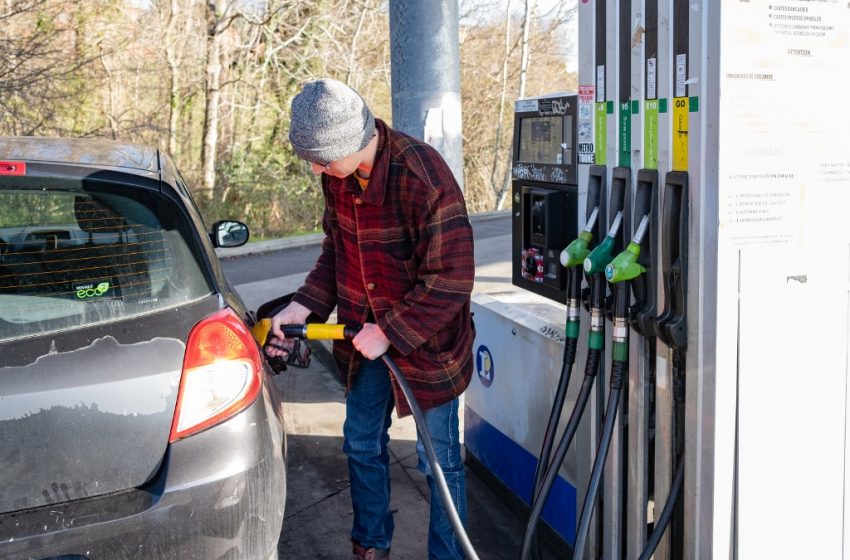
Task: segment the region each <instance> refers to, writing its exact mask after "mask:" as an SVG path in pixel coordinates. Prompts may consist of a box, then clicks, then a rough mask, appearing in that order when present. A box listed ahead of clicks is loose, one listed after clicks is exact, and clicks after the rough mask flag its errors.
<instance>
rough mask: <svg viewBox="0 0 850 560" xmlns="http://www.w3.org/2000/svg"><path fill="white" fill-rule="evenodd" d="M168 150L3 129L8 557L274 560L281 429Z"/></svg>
mask: <svg viewBox="0 0 850 560" xmlns="http://www.w3.org/2000/svg"><path fill="white" fill-rule="evenodd" d="M247 237H248V231H247V228H246V227H245V225H244V224H242V223H240V222H235V221H230V222H220V223H217V224H215V225H214V226H213V227H212V231H209V230H207V228H206V227H205V225H204V223H203V220H202V219H201V216H200V214H199V212H198V210H197V208H196V206H195V204H194V203H193V201H192V198H191V196H190V194H189V191H188V189H187V188H186V186H185V184H184V182H183V180H182V179H181V177H180V174H179V173H178V171H177V169H176V168H175V166H174V164H173V163H172V161H171V160H170V159H169V158H168V157H167V156H166V155H164V154H163V153H161V152H159V151H157V150H155V149H149V148H142V147H138V146H130V145H124V144H119V143H114V142H107V141H100V140H65V139H45V138H0V558H3V559H6V558H10V559H15V560H18V559H36V560H43V559H49V560H56V559H62V560H66V559H73V560H100V559H110V560H114V559H123V558H144V559H160V558H173V559H178V558H179V559H181V560H188V559H199V560H200V559H203V560H210V559H214V558H246V559H252V560H254V559H262V560H266V559H271V558H277V557H278V556H277V545H278V539H279V536H280V531H281V526H282V523H283V509H284V502H285V500H286V495H285V494H286V474H285V453H286V436H285V431H284V426H283V410H282V404H281V403H282V401H281V398H280V395H279V394H278V392H277V391H276V389H275V387H274V385H273V384H272V383H271V381H270V375H272V373H273V372H272V370H271V369H270V367H269V365H268V364H267V362H266V360H265V359H264V358H263V355H262V353H261V351H260V349H259V346H258V344H257V342H256V341H255V340H254V338H253V337H252V333H251V328H252V326H253V317H252V314H251V313H250V312H248V311H247V310H246V308H245V306H244V305H243V304H242V302H241V301H240V300H239V297H238V296H237V295H236V293H235V292H234V291H233V290H232V289H231V287H230V286H229V285H228V283H227V280H226V279H225V278H224V275H223V274H222V271H221V268H220V266H219V263H218V260H217V259H216V256H215V252H214V248H215V247H216V246H236V245H240V244H242V243H244V242H245V241H246V240H247Z"/></svg>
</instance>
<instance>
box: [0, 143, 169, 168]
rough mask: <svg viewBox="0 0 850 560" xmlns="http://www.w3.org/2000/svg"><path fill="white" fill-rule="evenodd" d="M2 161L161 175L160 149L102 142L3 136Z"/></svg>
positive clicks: (0, 156)
mask: <svg viewBox="0 0 850 560" xmlns="http://www.w3.org/2000/svg"><path fill="white" fill-rule="evenodd" d="M0 160H11V161H15V160H20V161H32V162H45V163H65V164H71V165H84V166H87V167H111V168H123V169H125V170H128V171H129V170H137V171H141V172H144V173H159V172H160V171H161V169H160V161H159V151H158V150H157V149H155V148H151V147H147V146H139V145H136V144H128V143H124V142H116V141H113V140H105V139H101V138H47V137H39V136H0Z"/></svg>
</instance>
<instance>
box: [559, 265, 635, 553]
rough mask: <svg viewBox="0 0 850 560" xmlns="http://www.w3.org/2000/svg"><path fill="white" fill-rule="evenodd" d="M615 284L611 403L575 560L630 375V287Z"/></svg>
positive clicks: (583, 511)
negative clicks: (624, 388)
mask: <svg viewBox="0 0 850 560" xmlns="http://www.w3.org/2000/svg"><path fill="white" fill-rule="evenodd" d="M612 287H613V288H614V317H613V330H612V334H611V342H612V348H611V381H610V384H609V393H608V404H607V405H606V407H605V421H604V423H603V427H602V434H601V436H600V438H599V445H597V446H596V456H595V457H594V459H593V469H592V470H591V474H590V482H589V483H588V485H587V492H586V493H585V495H584V503H583V504H582V508H581V516H580V517H579V524H578V531H576V543H575V548H574V549H573V558H574V559H575V560H581V559H582V558H583V557H584V550H585V543H586V542H587V535H588V531H589V530H590V520H591V518H592V517H593V508H594V506H595V505H596V496H597V495H598V494H599V484H600V482H601V480H602V470H603V469H604V468H605V460H606V459H607V458H608V449H609V448H610V447H611V437H612V436H613V434H614V427H615V425H616V420H617V413H618V412H619V411H620V393H621V392H622V390H623V380H624V379H625V378H626V376H627V375H628V374H629V326H628V311H629V289H630V288H629V283H628V282H616V283H614V284H612Z"/></svg>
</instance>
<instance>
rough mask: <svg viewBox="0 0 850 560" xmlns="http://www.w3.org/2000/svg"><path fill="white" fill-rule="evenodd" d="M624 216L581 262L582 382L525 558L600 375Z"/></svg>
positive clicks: (537, 500)
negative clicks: (608, 278) (586, 285)
mask: <svg viewBox="0 0 850 560" xmlns="http://www.w3.org/2000/svg"><path fill="white" fill-rule="evenodd" d="M622 220H623V214H622V212H621V211H620V212H618V213H617V215H616V216H615V218H614V221H613V224H612V225H611V229H610V230H609V231H608V235H607V236H606V237H605V239H604V240H603V241H602V242H601V243H600V244H599V245H598V246H597V247H596V248H595V249H593V251H591V252H590V254H589V255H588V256H587V257H586V258H585V259H584V262H583V268H584V272H585V274H587V275H588V277H589V278H590V331H589V339H588V353H587V360H586V362H585V370H584V379H583V380H582V384H581V388H580V389H579V396H578V398H577V399H576V404H575V407H574V408H573V411H572V413H571V414H570V418H569V420H568V422H567V426H566V428H565V429H564V433H563V435H562V436H561V440H560V442H559V444H558V448H557V449H556V450H555V455H554V457H553V459H552V462H551V464H550V465H549V468H548V469H547V470H546V473H545V475H544V477H543V481H542V482H541V484H540V488H539V490H538V492H537V494H536V495H535V496H534V500H533V501H532V506H531V513H530V515H529V519H528V524H527V525H526V530H525V536H524V538H523V544H522V552H521V554H520V557H521V558H522V559H526V558H528V557H529V555H530V553H531V546H532V543H533V541H534V535H535V533H536V530H537V523H538V521H539V519H540V515H541V513H542V511H543V506H544V505H545V503H546V499H547V498H548V496H549V492H550V491H551V489H552V484H553V483H554V481H555V477H556V476H557V473H558V469H559V467H560V465H561V463H562V462H563V461H564V457H566V454H567V450H568V449H569V447H570V444H571V443H572V440H573V437H574V436H575V432H576V428H578V424H579V421H580V420H581V417H582V414H583V413H584V409H585V407H586V406H587V402H588V400H589V399H590V394H591V390H592V389H593V382H594V380H595V379H596V376H597V374H598V373H599V368H600V366H601V364H602V351H603V349H604V346H605V276H604V270H605V266H607V264H608V263H609V262H611V259H612V256H611V252H612V249H613V247H614V243H615V240H616V237H617V234H618V232H619V229H620V225H621V224H622Z"/></svg>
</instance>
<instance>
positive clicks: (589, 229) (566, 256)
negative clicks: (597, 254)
mask: <svg viewBox="0 0 850 560" xmlns="http://www.w3.org/2000/svg"><path fill="white" fill-rule="evenodd" d="M598 215H599V207H598V206H595V207H594V208H593V212H591V213H590V217H589V218H588V219H587V225H585V226H584V230H583V231H582V232H581V233H580V234H578V237H577V238H575V239H574V240H573V242H572V243H570V244H569V245H567V248H566V249H564V250H563V251H561V266H565V267H571V266H579V265H580V264H581V263H583V262H584V259H585V258H587V254H588V253H589V252H590V249H589V248H588V246H589V245H590V242H591V241H592V240H593V227H594V226H595V225H596V217H597V216H598Z"/></svg>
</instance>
